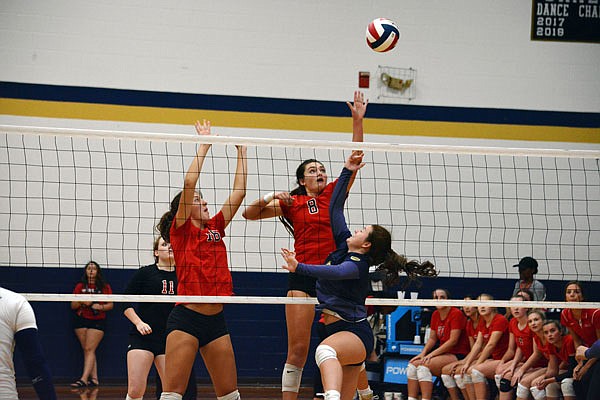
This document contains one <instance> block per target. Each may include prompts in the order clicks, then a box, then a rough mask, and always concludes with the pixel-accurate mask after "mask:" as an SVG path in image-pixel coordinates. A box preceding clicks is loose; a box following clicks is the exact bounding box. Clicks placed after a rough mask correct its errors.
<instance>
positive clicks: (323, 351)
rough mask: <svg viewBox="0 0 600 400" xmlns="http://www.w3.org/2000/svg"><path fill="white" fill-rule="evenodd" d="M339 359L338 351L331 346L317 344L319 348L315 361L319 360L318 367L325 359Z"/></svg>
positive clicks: (316, 351)
mask: <svg viewBox="0 0 600 400" xmlns="http://www.w3.org/2000/svg"><path fill="white" fill-rule="evenodd" d="M333 358H335V359H337V352H336V351H335V349H334V348H333V347H331V346H328V345H326V344H320V345H318V346H317V350H315V361H316V362H317V367H320V366H321V364H322V363H323V362H324V361H327V360H331V359H333Z"/></svg>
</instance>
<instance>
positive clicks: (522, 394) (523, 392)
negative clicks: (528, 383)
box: [517, 383, 529, 399]
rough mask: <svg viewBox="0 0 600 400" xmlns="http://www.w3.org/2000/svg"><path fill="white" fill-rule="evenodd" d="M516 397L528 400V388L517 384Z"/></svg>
mask: <svg viewBox="0 0 600 400" xmlns="http://www.w3.org/2000/svg"><path fill="white" fill-rule="evenodd" d="M517 397H518V398H520V399H527V398H529V388H528V387H525V386H523V385H521V384H520V383H518V384H517Z"/></svg>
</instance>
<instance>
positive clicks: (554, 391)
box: [546, 382, 560, 399]
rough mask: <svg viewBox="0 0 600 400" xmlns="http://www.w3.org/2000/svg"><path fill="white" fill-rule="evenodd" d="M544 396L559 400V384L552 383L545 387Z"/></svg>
mask: <svg viewBox="0 0 600 400" xmlns="http://www.w3.org/2000/svg"><path fill="white" fill-rule="evenodd" d="M546 396H548V397H553V398H555V399H560V384H559V383H556V382H552V383H550V384H549V385H547V386H546Z"/></svg>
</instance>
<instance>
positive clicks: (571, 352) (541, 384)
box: [530, 320, 576, 400]
mask: <svg viewBox="0 0 600 400" xmlns="http://www.w3.org/2000/svg"><path fill="white" fill-rule="evenodd" d="M544 336H545V337H546V341H547V342H548V343H549V344H550V345H551V346H550V355H551V357H550V360H549V361H548V368H547V369H546V372H545V373H544V375H543V376H540V377H538V378H536V379H534V380H533V382H532V383H531V389H530V390H531V395H532V396H533V398H534V399H539V398H545V397H547V398H551V399H552V398H554V399H559V398H560V397H561V392H562V397H563V399H564V400H576V396H575V390H574V388H573V366H574V365H575V345H574V343H573V338H572V337H571V336H570V335H564V334H563V327H562V326H561V325H560V323H559V322H558V321H553V320H548V321H546V322H544Z"/></svg>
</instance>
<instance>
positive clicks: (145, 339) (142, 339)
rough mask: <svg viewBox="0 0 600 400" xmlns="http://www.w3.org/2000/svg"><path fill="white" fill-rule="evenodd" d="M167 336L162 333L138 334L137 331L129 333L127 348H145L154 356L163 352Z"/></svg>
mask: <svg viewBox="0 0 600 400" xmlns="http://www.w3.org/2000/svg"><path fill="white" fill-rule="evenodd" d="M166 342H167V336H166V335H165V334H164V333H162V332H161V333H151V334H149V335H143V336H142V335H140V334H139V333H130V334H129V345H128V346H127V351H129V350H146V351H149V352H150V353H152V354H154V357H156V356H160V355H162V354H165V346H166Z"/></svg>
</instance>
